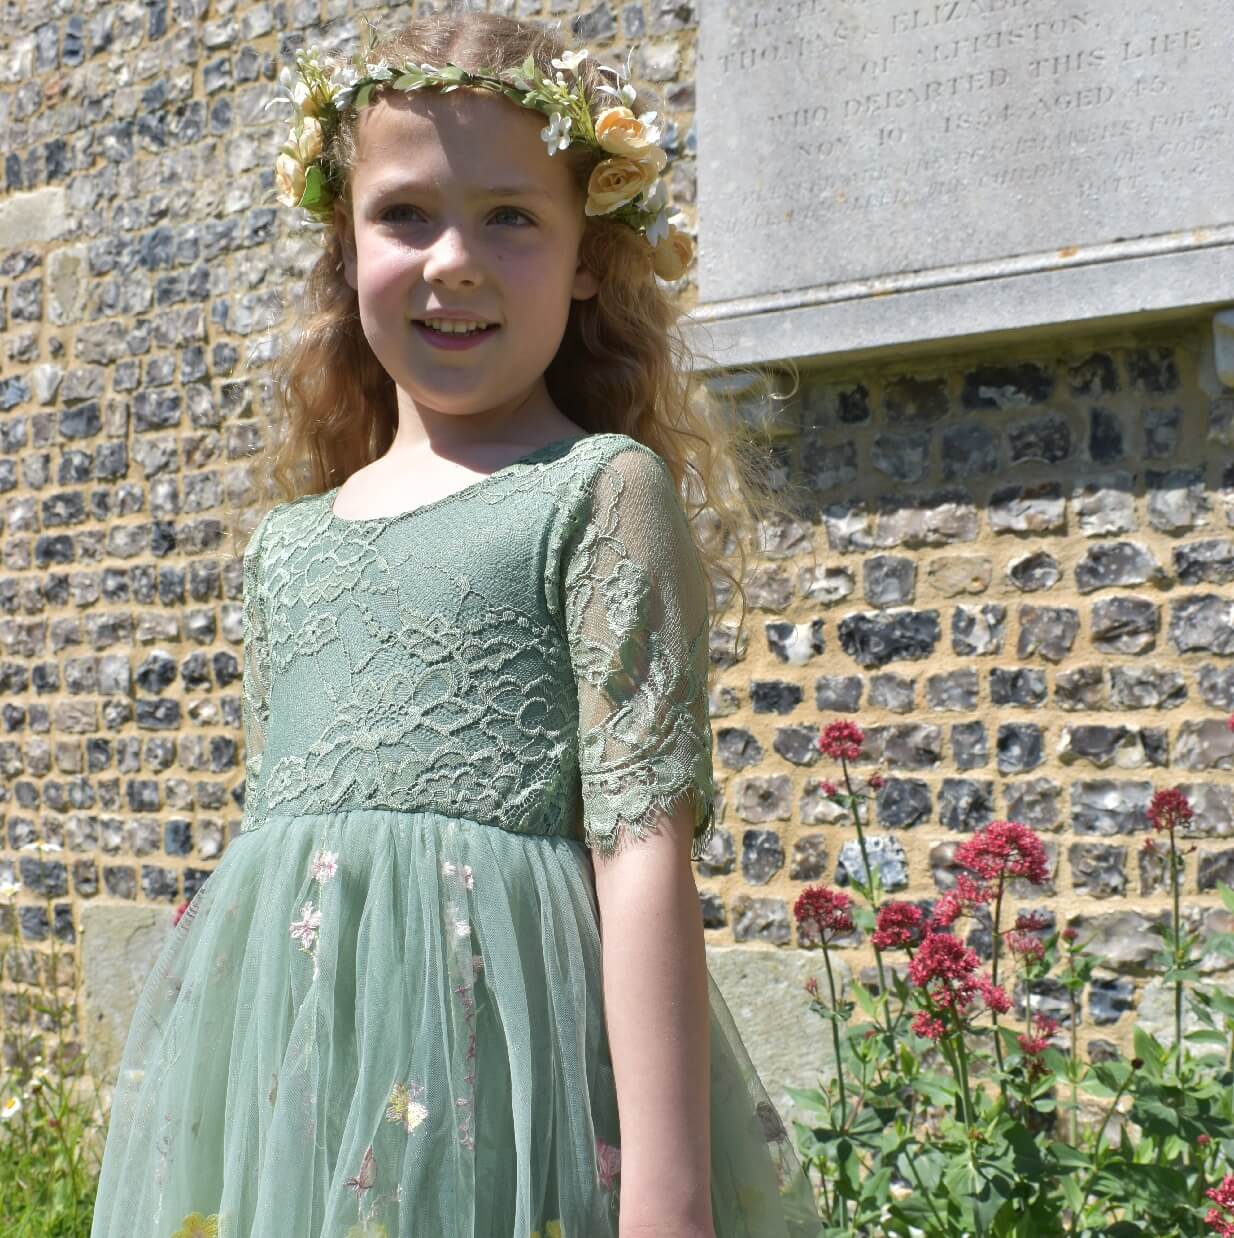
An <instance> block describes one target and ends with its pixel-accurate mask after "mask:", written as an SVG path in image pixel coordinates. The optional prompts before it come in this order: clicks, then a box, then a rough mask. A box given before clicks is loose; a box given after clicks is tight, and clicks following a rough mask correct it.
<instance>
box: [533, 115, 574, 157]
mask: <svg viewBox="0 0 1234 1238" xmlns="http://www.w3.org/2000/svg"><path fill="white" fill-rule="evenodd" d="M548 120H549V123H548V124H547V125H545V127H544V128H543V129H541V130H540V137H541V138H543V139H544V145H545V146H547V147H548V153H549V154H550V155H555V154H556V153H557V152H558V151H559V150H565V149H566V148H567V147H568V146H569V145H570V124H571V122H570V118H569V117H568V116H563V115H562V114H561V113H560V112H553V113H552V115H550V116H549V118H548Z"/></svg>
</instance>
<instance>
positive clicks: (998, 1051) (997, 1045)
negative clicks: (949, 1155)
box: [990, 873, 1032, 1102]
mask: <svg viewBox="0 0 1234 1238" xmlns="http://www.w3.org/2000/svg"><path fill="white" fill-rule="evenodd" d="M1005 880H1006V874H1005V873H999V874H998V894H997V895H996V896H995V898H994V944H993V951H994V958H993V961H992V962H991V964H990V979H991V980H992V981H993V982H994V984H998V961H999V955H1000V951H999V946H1001V945H1002V937H1001V935H1000V933H1001V929H1002V922H1003V882H1004V881H1005ZM1028 1006H1029V1001H1028V992H1027V990H1026V991H1025V994H1024V1018H1025V1019H1026V1020H1027V1019H1030V1018H1031V1017H1032V1011H1031V1010H1030V1009H1029V1008H1028ZM990 1021H991V1023H993V1025H994V1057H995V1059H996V1060H997V1062H998V1090H999V1092H1000V1093H1001V1094H1002V1097H1003V1100H1004V1102H1005V1101H1006V1099H1007V1075H1006V1067H1005V1066H1004V1064H1003V1045H1002V1041H1000V1040H999V1038H998V1011H997V1010H991V1011H990Z"/></svg>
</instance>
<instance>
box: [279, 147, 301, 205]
mask: <svg viewBox="0 0 1234 1238" xmlns="http://www.w3.org/2000/svg"><path fill="white" fill-rule="evenodd" d="M274 180H275V184H276V185H277V186H278V197H279V201H280V202H282V203H283V205H284V206H299V205H300V199H301V198H302V197H304V164H302V163H301V162H300V161H299V160H298V159H296V158H295V157H294V156H293V155H280V156H279V157H278V158H277V159H276V160H275V161H274Z"/></svg>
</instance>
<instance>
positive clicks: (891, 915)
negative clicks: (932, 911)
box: [870, 903, 926, 950]
mask: <svg viewBox="0 0 1234 1238" xmlns="http://www.w3.org/2000/svg"><path fill="white" fill-rule="evenodd" d="M925 933H926V915H925V912H924V911H922V910H921V908H920V907H917V906H915V905H914V904H913V903H884V904H883V905H882V906H881V907H880V908H879V909H878V919H877V921H876V923H875V925H874V934H873V936H872V937H871V938H870V940H871V942H873V943H874V948H875V949H876V950H904V949H908V948H910V947H913V946H919V945H920V944H921V939H922V938H923V937H924V936H925Z"/></svg>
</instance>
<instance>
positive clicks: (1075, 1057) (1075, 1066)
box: [1067, 948, 1080, 1148]
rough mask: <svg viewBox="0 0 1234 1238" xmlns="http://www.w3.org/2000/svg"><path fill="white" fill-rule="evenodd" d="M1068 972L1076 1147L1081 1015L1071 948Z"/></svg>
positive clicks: (1075, 1140)
mask: <svg viewBox="0 0 1234 1238" xmlns="http://www.w3.org/2000/svg"><path fill="white" fill-rule="evenodd" d="M1067 974H1068V976H1069V977H1070V979H1071V980H1072V981H1073V983H1072V984H1070V985H1069V986H1068V989H1067V992H1068V994H1069V996H1070V998H1071V1121H1070V1123H1069V1125H1070V1128H1071V1146H1072V1147H1073V1148H1075V1147H1078V1146H1079V1140H1080V1127H1079V1120H1080V1099H1079V1084H1078V1082H1077V1078H1076V1077H1077V1075H1078V1074H1079V1071H1080V1061H1079V1053H1080V1051H1079V1045H1078V1038H1079V1032H1078V1029H1077V1027H1076V1024H1077V1023H1078V1022H1079V1017H1078V1011H1077V1010H1076V1001H1075V984H1074V980H1075V955H1074V953H1073V952H1072V951H1071V950H1070V948H1069V949H1068V950H1067Z"/></svg>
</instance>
